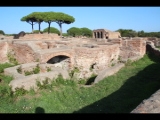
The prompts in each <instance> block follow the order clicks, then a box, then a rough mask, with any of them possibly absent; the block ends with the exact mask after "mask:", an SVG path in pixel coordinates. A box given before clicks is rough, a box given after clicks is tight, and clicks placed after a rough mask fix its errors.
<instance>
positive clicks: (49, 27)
mask: <svg viewBox="0 0 160 120" xmlns="http://www.w3.org/2000/svg"><path fill="white" fill-rule="evenodd" d="M48 24H49V26H48V34H49V33H50V26H51V22H48Z"/></svg>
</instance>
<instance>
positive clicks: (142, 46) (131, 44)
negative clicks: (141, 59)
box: [120, 39, 146, 59]
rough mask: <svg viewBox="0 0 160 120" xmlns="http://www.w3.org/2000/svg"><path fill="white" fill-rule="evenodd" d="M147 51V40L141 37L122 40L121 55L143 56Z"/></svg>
mask: <svg viewBox="0 0 160 120" xmlns="http://www.w3.org/2000/svg"><path fill="white" fill-rule="evenodd" d="M145 52H146V41H145V40H141V39H134V40H122V45H121V47H120V56H121V58H123V59H128V58H131V57H134V56H137V55H138V56H143V55H144V54H145Z"/></svg>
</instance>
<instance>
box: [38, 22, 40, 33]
mask: <svg viewBox="0 0 160 120" xmlns="http://www.w3.org/2000/svg"><path fill="white" fill-rule="evenodd" d="M38 24H39V34H40V33H41V22H38Z"/></svg>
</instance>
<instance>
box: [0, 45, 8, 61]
mask: <svg viewBox="0 0 160 120" xmlns="http://www.w3.org/2000/svg"><path fill="white" fill-rule="evenodd" d="M8 49H9V46H8V43H7V42H0V62H1V63H4V62H7V61H8V58H7V53H8Z"/></svg>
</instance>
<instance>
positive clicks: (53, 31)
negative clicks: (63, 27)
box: [43, 27, 60, 35]
mask: <svg viewBox="0 0 160 120" xmlns="http://www.w3.org/2000/svg"><path fill="white" fill-rule="evenodd" d="M43 32H47V33H48V27H47V28H45V29H44V30H43ZM50 33H57V34H58V35H60V31H59V30H58V29H57V28H54V27H50Z"/></svg>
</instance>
